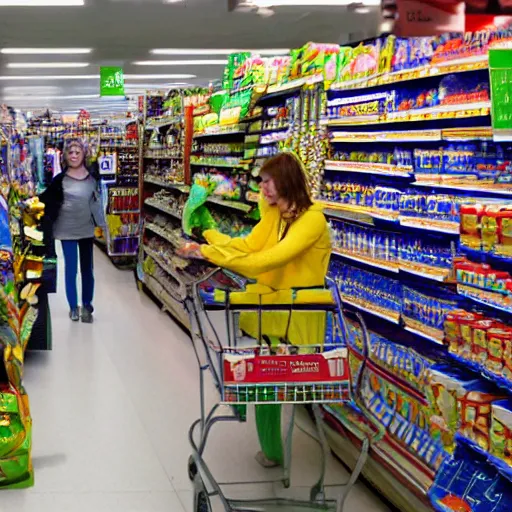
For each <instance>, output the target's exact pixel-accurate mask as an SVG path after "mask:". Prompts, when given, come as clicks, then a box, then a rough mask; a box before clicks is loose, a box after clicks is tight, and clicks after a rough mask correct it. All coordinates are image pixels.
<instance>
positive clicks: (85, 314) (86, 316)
mask: <svg viewBox="0 0 512 512" xmlns="http://www.w3.org/2000/svg"><path fill="white" fill-rule="evenodd" d="M93 312H94V308H93V307H92V306H85V307H84V308H83V309H82V322H83V323H84V324H92V322H93V320H94V319H93V316H92V314H93Z"/></svg>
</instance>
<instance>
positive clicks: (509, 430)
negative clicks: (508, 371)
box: [490, 399, 512, 478]
mask: <svg viewBox="0 0 512 512" xmlns="http://www.w3.org/2000/svg"><path fill="white" fill-rule="evenodd" d="M490 452H491V455H493V456H494V457H496V458H498V459H499V460H500V461H502V462H503V464H500V470H501V471H504V472H505V473H506V474H507V476H508V477H509V478H512V402H511V400H510V399H507V400H498V401H496V402H493V404H492V427H491V448H490Z"/></svg>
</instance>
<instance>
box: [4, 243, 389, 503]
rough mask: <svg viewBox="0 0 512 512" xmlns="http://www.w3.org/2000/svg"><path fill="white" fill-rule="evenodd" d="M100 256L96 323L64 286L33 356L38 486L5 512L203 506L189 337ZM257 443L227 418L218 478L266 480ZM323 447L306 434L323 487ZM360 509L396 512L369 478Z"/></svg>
mask: <svg viewBox="0 0 512 512" xmlns="http://www.w3.org/2000/svg"><path fill="white" fill-rule="evenodd" d="M95 257H96V275H97V299H96V304H95V305H96V309H97V318H96V322H95V324H93V325H85V324H81V323H79V324H74V323H71V322H70V321H69V319H68V316H67V306H66V304H65V298H64V294H63V292H62V291H61V292H60V293H59V294H58V295H57V296H54V297H53V300H52V313H53V331H54V350H53V352H51V353H48V354H31V355H30V356H29V357H28V361H27V368H26V379H25V384H26V387H27V389H28V391H29V395H30V397H31V405H32V414H33V418H34V451H33V454H34V466H35V469H36V486H35V487H34V488H33V489H30V490H27V491H9V492H3V493H1V494H0V512H11V511H13V510H16V512H35V511H37V512H50V511H51V512H90V511H92V510H94V511H95V512H104V511H108V512H183V511H185V512H189V511H191V510H192V505H191V504H192V492H191V486H190V484H189V482H188V478H187V473H186V462H187V459H188V456H189V453H190V449H189V447H188V442H187V431H188V428H189V425H190V424H191V423H192V421H193V420H195V419H196V418H197V417H198V414H199V401H198V378H197V368H196V361H195V357H194V353H193V351H192V347H191V344H190V341H189V339H188V337H187V336H186V335H185V334H184V333H183V332H182V331H181V330H180V329H179V328H178V327H177V326H175V325H174V323H173V322H172V321H171V320H170V319H169V317H167V316H166V315H165V314H162V313H161V312H160V311H159V310H158V308H157V307H156V306H155V304H154V303H153V302H151V301H150V300H149V299H148V298H147V297H146V296H145V295H144V294H141V293H139V292H138V291H137V289H136V287H135V284H134V280H133V275H132V273H130V272H121V271H118V270H116V269H115V268H114V267H113V266H112V265H111V263H110V262H109V261H108V259H107V258H106V257H105V256H104V255H103V254H101V253H100V252H99V251H97V252H96V255H95ZM214 396H215V395H214V394H211V398H213V397H214ZM256 449H257V441H256V434H255V430H254V426H253V421H249V422H248V424H247V425H224V426H220V428H219V429H218V430H217V431H216V432H214V433H213V435H212V437H211V441H210V444H209V450H208V452H207V459H208V461H209V462H211V465H212V469H213V470H214V474H215V475H216V476H218V478H219V480H224V481H225V480H226V479H236V480H245V479H249V480H250V479H262V478H264V477H265V476H267V477H268V473H267V472H264V471H263V470H261V469H260V468H259V467H258V466H257V464H256V462H254V460H253V456H254V454H255V452H256ZM315 450H316V445H315V443H314V442H313V441H311V440H310V439H309V438H308V437H307V436H305V435H304V434H301V433H300V432H298V431H297V439H296V442H295V454H294V461H295V466H294V468H298V469H296V470H295V471H294V474H293V477H292V480H294V483H295V484H297V485H299V486H307V485H310V483H313V481H314V476H313V475H316V473H315V468H316V467H317V466H316V465H315V461H314V460H312V459H313V457H312V455H311V454H312V453H316V452H315ZM331 466H332V467H331V470H330V475H331V481H332V482H333V483H334V482H335V481H338V482H339V481H343V480H344V479H345V472H344V470H342V469H341V466H340V465H339V464H338V463H337V462H335V461H331ZM299 491H304V489H297V490H296V491H295V492H299ZM260 494H261V492H260ZM242 495H243V496H244V497H251V494H250V493H249V492H248V491H244V492H243V493H242ZM359 510H364V511H365V512H383V511H386V510H388V508H387V507H386V506H384V505H383V504H381V503H380V500H379V498H378V497H376V496H375V495H374V494H373V493H372V492H371V491H369V490H368V489H366V488H365V486H364V485H363V484H359V485H358V487H357V489H356V490H355V491H354V492H353V494H352V495H351V497H350V499H349V503H348V506H347V508H346V511H347V512H354V511H359Z"/></svg>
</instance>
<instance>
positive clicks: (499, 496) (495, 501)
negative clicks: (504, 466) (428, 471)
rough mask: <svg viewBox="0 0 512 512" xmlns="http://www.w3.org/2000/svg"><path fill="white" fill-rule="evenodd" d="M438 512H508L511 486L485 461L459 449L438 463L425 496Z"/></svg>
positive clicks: (511, 501)
mask: <svg viewBox="0 0 512 512" xmlns="http://www.w3.org/2000/svg"><path fill="white" fill-rule="evenodd" d="M428 495H429V498H430V500H431V503H432V505H433V507H434V509H435V510H437V511H440V512H459V511H462V512H510V510H511V509H512V486H510V482H508V481H507V480H506V479H505V478H504V477H502V476H501V475H500V474H499V473H498V472H497V471H496V469H494V468H493V467H492V466H491V465H490V464H488V462H487V459H486V458H485V457H484V456H483V455H480V454H478V453H476V452H474V451H472V450H471V449H469V448H466V447H464V446H459V447H458V448H457V450H456V452H455V454H454V457H453V458H451V457H450V458H446V459H445V460H444V462H443V463H442V465H441V467H440V468H439V471H438V472H437V473H436V477H435V480H434V483H433V485H432V487H431V488H430V490H429V492H428Z"/></svg>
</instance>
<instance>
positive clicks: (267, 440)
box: [256, 404, 284, 466]
mask: <svg viewBox="0 0 512 512" xmlns="http://www.w3.org/2000/svg"><path fill="white" fill-rule="evenodd" d="M256 428H257V430H258V437H259V439H260V446H261V451H262V452H263V453H264V455H265V457H266V458H267V459H269V460H271V461H272V462H276V463H277V464H279V465H281V466H282V465H283V463H284V453H283V440H282V435H281V406H280V405H279V404H277V405H257V406H256Z"/></svg>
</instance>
